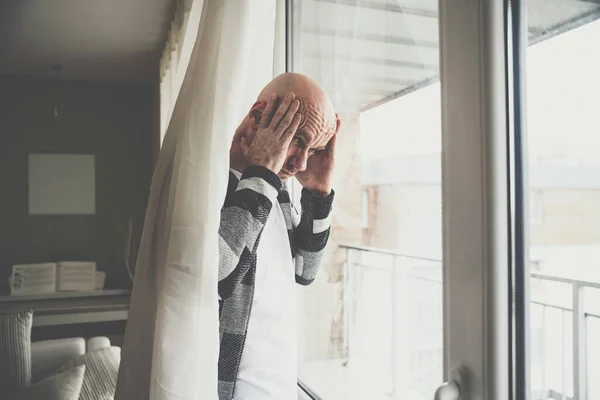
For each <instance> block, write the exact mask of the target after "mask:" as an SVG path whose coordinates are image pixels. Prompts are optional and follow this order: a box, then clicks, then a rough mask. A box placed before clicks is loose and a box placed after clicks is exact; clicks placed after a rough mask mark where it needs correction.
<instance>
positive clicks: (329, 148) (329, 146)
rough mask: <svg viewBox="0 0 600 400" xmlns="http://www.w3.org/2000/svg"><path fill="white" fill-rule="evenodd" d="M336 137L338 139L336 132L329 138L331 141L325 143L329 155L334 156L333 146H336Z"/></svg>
mask: <svg viewBox="0 0 600 400" xmlns="http://www.w3.org/2000/svg"><path fill="white" fill-rule="evenodd" d="M337 137H338V132H337V131H336V132H335V133H334V134H333V136H332V137H331V139H329V142H328V143H327V151H328V152H329V154H330V155H334V154H335V146H336V144H337Z"/></svg>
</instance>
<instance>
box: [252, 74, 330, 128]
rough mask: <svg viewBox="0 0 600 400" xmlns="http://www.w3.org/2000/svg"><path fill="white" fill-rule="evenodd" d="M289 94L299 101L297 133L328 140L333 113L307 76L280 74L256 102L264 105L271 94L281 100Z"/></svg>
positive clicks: (322, 93)
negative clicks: (300, 119) (307, 132)
mask: <svg viewBox="0 0 600 400" xmlns="http://www.w3.org/2000/svg"><path fill="white" fill-rule="evenodd" d="M290 92H292V93H294V94H295V95H296V99H297V100H298V101H300V110H299V111H298V112H299V113H300V114H301V115H302V122H301V123H300V127H299V128H298V131H299V132H303V131H304V130H307V129H308V130H309V131H311V132H310V133H311V134H312V136H314V138H315V139H317V137H321V136H323V139H327V140H328V139H329V138H330V137H331V135H332V134H333V133H334V130H335V125H336V117H335V112H334V111H333V106H332V104H331V101H330V100H329V98H328V97H327V94H326V93H325V92H324V91H323V89H321V87H320V86H319V85H318V84H317V82H315V81H314V80H313V79H311V78H309V77H308V76H306V75H302V74H298V73H293V72H289V73H285V74H281V75H279V76H277V77H276V78H275V79H273V80H272V81H271V82H269V84H268V85H267V86H265V88H264V89H263V90H262V91H261V92H260V94H259V95H258V98H257V101H259V102H265V104H266V102H267V101H268V100H269V97H270V96H271V95H272V94H276V95H277V96H278V97H279V98H280V99H283V98H284V97H285V96H286V95H287V94H288V93H290Z"/></svg>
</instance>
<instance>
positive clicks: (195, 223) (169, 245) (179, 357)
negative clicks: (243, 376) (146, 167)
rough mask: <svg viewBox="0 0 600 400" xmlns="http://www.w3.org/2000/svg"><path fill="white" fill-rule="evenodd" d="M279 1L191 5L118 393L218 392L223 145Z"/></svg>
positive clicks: (157, 397) (249, 92)
mask: <svg viewBox="0 0 600 400" xmlns="http://www.w3.org/2000/svg"><path fill="white" fill-rule="evenodd" d="M276 9H277V7H276V0H267V1H260V2H256V1H255V0H226V1H223V0H204V1H202V0H196V1H195V2H194V3H193V5H192V10H191V12H190V18H189V20H188V21H187V31H186V32H185V37H186V39H185V40H184V41H183V49H182V50H181V56H180V57H179V60H180V62H179V65H178V66H177V67H176V69H177V70H178V74H181V76H182V78H181V85H180V88H177V87H176V86H173V84H172V83H171V82H170V83H168V84H169V85H171V86H170V87H171V89H172V90H171V92H170V93H171V95H174V96H177V97H176V99H175V100H174V101H173V98H171V99H170V101H169V102H171V103H173V104H174V106H173V107H172V115H171V117H170V118H168V119H167V121H168V122H167V126H166V128H165V129H166V135H165V139H164V141H163V146H162V149H161V153H160V156H159V160H158V164H157V167H156V170H155V172H154V177H153V180H152V186H151V190H150V198H149V202H148V208H147V213H146V219H145V223H144V230H143V234H142V241H141V245H140V250H139V254H138V258H137V264H136V273H135V278H134V287H133V291H132V296H131V306H130V310H129V319H128V323H127V328H126V332H125V342H124V345H123V350H122V361H121V367H120V370H119V379H118V382H117V391H116V395H115V399H117V400H142V399H143V400H147V399H151V400H174V399H202V400H205V399H217V361H218V353H219V337H218V301H217V299H218V294H217V282H218V253H217V249H218V241H217V239H218V236H217V234H218V226H219V220H220V209H221V205H222V204H223V200H224V197H225V192H226V187H227V178H228V164H229V160H228V159H229V145H230V142H231V137H232V136H233V133H234V131H235V129H236V128H237V126H238V125H239V123H240V121H241V119H242V118H243V115H244V114H245V112H247V111H248V109H249V108H250V105H251V104H252V102H253V101H254V100H255V98H256V95H257V94H258V92H259V91H260V89H261V88H262V87H263V86H264V85H265V84H266V83H267V82H268V81H269V80H270V79H271V78H272V74H273V71H274V67H273V65H274V63H273V59H274V32H275V30H276V26H281V23H279V24H276V22H275V20H276V15H280V13H276ZM190 30H191V31H190ZM188 37H195V40H194V41H193V46H192V47H190V48H191V49H192V50H191V52H190V54H189V62H187V61H184V62H185V64H183V65H182V64H181V60H182V59H187V56H185V54H184V53H185V52H186V50H185V45H186V41H187V38H188ZM188 43H190V42H188ZM166 84H167V83H165V85H166ZM161 86H162V85H161ZM161 103H162V102H161ZM162 106H163V104H161V107H162ZM164 107H169V105H168V104H164ZM163 111H164V110H161V114H162V113H163Z"/></svg>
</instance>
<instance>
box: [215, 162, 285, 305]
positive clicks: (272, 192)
mask: <svg viewBox="0 0 600 400" xmlns="http://www.w3.org/2000/svg"><path fill="white" fill-rule="evenodd" d="M231 179H235V177H233V178H231ZM280 189H281V180H280V179H279V178H278V177H277V175H276V174H275V173H273V172H272V171H270V170H269V169H267V168H264V167H260V166H250V167H248V168H246V170H245V171H244V173H243V175H242V177H241V179H240V181H239V183H238V184H237V187H233V185H230V188H229V190H228V193H227V197H226V198H225V204H224V205H223V208H222V209H221V224H220V226H219V286H218V291H219V297H220V298H221V299H226V298H227V297H229V296H231V295H232V293H233V291H234V290H235V288H236V287H237V285H238V284H239V283H240V282H241V281H242V279H243V278H244V276H245V275H246V273H247V272H248V269H249V268H250V265H251V264H252V260H253V259H252V257H254V254H255V253H256V248H257V247H258V243H259V240H260V235H261V233H262V231H263V228H264V226H265V223H266V222H267V219H268V218H269V214H270V212H271V207H272V206H273V203H274V202H275V201H277V195H278V193H279V190H280Z"/></svg>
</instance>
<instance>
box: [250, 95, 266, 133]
mask: <svg viewBox="0 0 600 400" xmlns="http://www.w3.org/2000/svg"><path fill="white" fill-rule="evenodd" d="M266 106H267V102H266V101H257V102H256V103H254V104H253V105H252V108H251V109H250V112H249V113H248V118H250V123H251V126H252V128H253V129H258V125H259V124H260V119H261V118H262V115H263V111H264V110H265V107H266Z"/></svg>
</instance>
